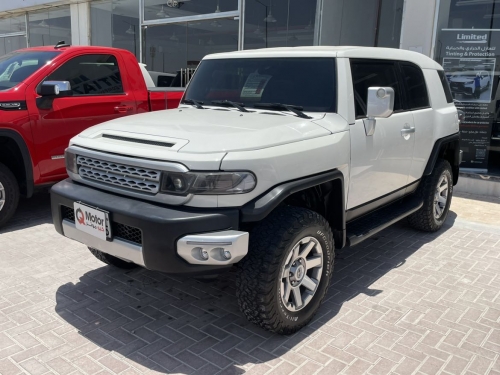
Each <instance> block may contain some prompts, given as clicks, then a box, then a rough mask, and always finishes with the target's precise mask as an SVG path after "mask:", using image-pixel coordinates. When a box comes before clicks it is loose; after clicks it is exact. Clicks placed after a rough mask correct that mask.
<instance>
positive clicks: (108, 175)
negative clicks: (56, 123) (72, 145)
mask: <svg viewBox="0 0 500 375" xmlns="http://www.w3.org/2000/svg"><path fill="white" fill-rule="evenodd" d="M77 165H78V174H79V175H80V177H82V178H84V179H88V180H92V181H97V182H100V183H104V184H110V185H115V186H119V187H122V188H124V189H132V190H139V191H141V192H144V193H150V194H156V193H158V191H159V190H160V178H161V172H160V171H157V170H154V169H150V168H141V167H134V166H130V165H125V164H119V163H113V162H108V161H105V160H99V159H95V158H89V157H84V156H78V157H77Z"/></svg>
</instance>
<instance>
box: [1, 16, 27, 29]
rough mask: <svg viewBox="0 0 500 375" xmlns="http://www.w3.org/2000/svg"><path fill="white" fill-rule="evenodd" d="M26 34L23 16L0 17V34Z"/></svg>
mask: <svg viewBox="0 0 500 375" xmlns="http://www.w3.org/2000/svg"><path fill="white" fill-rule="evenodd" d="M19 32H24V33H25V32H26V17H25V16H24V14H23V15H21V16H16V17H12V16H9V17H4V18H1V17H0V34H9V33H19Z"/></svg>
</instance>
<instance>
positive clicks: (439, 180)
mask: <svg viewBox="0 0 500 375" xmlns="http://www.w3.org/2000/svg"><path fill="white" fill-rule="evenodd" d="M452 194H453V177H452V172H451V166H450V163H449V162H448V161H446V160H443V159H441V160H439V161H438V162H437V163H436V166H435V167H434V171H433V172H432V174H431V175H430V176H426V177H424V178H423V179H422V181H421V182H420V186H419V187H418V190H417V195H419V196H420V197H421V198H423V200H424V204H423V206H422V208H420V210H418V211H417V212H415V213H414V214H412V215H410V216H409V217H408V222H409V223H410V225H411V226H412V227H414V228H415V229H419V230H423V231H426V232H435V231H437V230H439V229H440V228H441V227H442V226H443V224H444V222H445V220H446V217H447V216H448V212H449V210H450V204H451V197H452Z"/></svg>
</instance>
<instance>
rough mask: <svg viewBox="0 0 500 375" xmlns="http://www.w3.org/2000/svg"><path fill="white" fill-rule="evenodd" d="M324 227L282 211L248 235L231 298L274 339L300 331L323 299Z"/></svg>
mask: <svg viewBox="0 0 500 375" xmlns="http://www.w3.org/2000/svg"><path fill="white" fill-rule="evenodd" d="M334 257H335V254H334V243H333V236H332V231H331V229H330V226H329V225H328V223H327V221H326V220H325V219H324V218H323V217H322V216H321V215H319V214H317V213H316V212H313V211H310V210H307V209H304V208H298V207H284V208H281V209H278V210H277V211H276V212H274V213H272V214H271V215H270V216H269V217H268V218H267V219H266V220H264V221H263V222H262V223H260V224H259V225H258V226H257V227H256V228H255V230H254V231H252V233H251V235H250V249H249V253H248V255H247V256H246V257H245V258H243V260H242V261H241V262H240V263H239V272H238V275H237V278H236V295H237V297H238V303H239V306H240V309H241V311H242V312H243V314H245V316H246V317H247V319H248V320H249V321H251V322H253V323H256V324H258V325H260V326H261V327H263V328H264V329H267V330H268V331H272V332H276V333H280V334H292V333H294V332H296V331H298V330H299V329H301V328H302V327H303V326H305V325H306V324H307V323H309V321H310V320H311V319H312V318H313V316H314V314H315V313H316V312H317V310H318V308H319V306H320V305H321V302H322V301H323V298H324V297H325V295H326V292H327V290H328V286H329V284H330V279H331V276H332V272H333V261H334Z"/></svg>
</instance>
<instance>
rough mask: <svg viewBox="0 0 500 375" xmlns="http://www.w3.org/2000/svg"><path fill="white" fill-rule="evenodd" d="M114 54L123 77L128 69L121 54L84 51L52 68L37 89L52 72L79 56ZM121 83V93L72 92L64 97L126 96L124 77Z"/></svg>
mask: <svg viewBox="0 0 500 375" xmlns="http://www.w3.org/2000/svg"><path fill="white" fill-rule="evenodd" d="M96 55H97V56H112V57H114V58H115V60H116V64H117V67H118V72H119V73H120V78H121V77H123V74H122V72H125V71H126V70H125V69H124V68H123V65H122V63H121V62H120V56H117V55H116V54H114V53H94V52H92V53H82V54H78V55H74V56H71V57H69V58H68V59H67V60H65V61H64V62H62V63H61V64H60V65H59V66H58V67H57V68H56V69H54V70H52V71H51V72H50V73H48V74H47V75H46V76H45V77H44V78H43V79H42V80H41V81H40V83H39V84H38V85H37V90H38V88H39V86H40V85H42V84H43V83H44V82H45V81H46V80H47V79H48V78H49V77H50V76H51V75H52V74H54V73H55V72H57V71H58V70H59V69H61V68H62V67H63V66H64V65H65V64H67V63H69V62H70V61H72V60H74V59H76V58H79V57H83V56H96ZM122 68H123V69H122ZM121 85H122V92H119V93H105V94H74V93H73V94H72V95H70V96H64V98H82V97H95V96H113V95H115V96H117V95H118V96H126V95H127V90H126V89H125V84H124V82H123V79H121ZM71 91H72V92H73V89H71Z"/></svg>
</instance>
